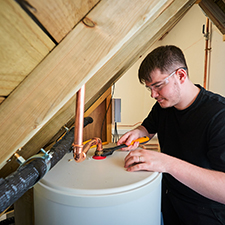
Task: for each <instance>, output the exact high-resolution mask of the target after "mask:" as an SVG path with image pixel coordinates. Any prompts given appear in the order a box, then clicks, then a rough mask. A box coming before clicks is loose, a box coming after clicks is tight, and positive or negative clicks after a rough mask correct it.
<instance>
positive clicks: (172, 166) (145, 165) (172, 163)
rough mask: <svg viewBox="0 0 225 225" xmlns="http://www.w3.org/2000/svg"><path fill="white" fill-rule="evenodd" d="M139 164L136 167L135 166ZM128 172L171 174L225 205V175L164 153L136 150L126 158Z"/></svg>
mask: <svg viewBox="0 0 225 225" xmlns="http://www.w3.org/2000/svg"><path fill="white" fill-rule="evenodd" d="M135 163H137V164H136V165H134V164H135ZM125 168H127V170H128V171H138V170H148V171H157V172H163V173H169V174H170V175H172V176H173V177H174V178H176V179H177V180H178V181H180V182H181V183H183V184H184V185H186V186H188V187H189V188H191V189H193V190H194V191H196V192H198V193H199V194H201V195H203V196H205V197H207V198H209V199H212V200H214V201H217V202H220V203H223V204H225V191H224V186H225V173H223V172H220V171H214V170H209V169H205V168H201V167H198V166H195V165H193V164H191V163H188V162H186V161H183V160H180V159H178V158H175V157H172V156H169V155H166V154H164V153H160V152H155V151H148V150H139V149H138V150H135V151H131V152H130V153H129V154H128V155H127V157H126V158H125Z"/></svg>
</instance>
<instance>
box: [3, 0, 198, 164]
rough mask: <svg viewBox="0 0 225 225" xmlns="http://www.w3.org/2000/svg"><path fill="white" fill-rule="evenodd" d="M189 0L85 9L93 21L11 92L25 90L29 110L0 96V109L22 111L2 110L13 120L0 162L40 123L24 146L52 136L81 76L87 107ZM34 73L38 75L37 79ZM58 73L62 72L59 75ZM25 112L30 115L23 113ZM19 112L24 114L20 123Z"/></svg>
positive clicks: (70, 112)
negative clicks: (29, 87)
mask: <svg viewBox="0 0 225 225" xmlns="http://www.w3.org/2000/svg"><path fill="white" fill-rule="evenodd" d="M127 1H128V0H127ZM194 2H195V1H185V0H182V1H181V0H176V1H164V2H163V1H160V3H159V2H158V1H151V2H149V1H144V2H142V1H138V0H137V1H132V2H130V1H128V2H126V1H122V3H123V4H122V3H121V2H118V1H116V0H115V1H110V3H109V2H107V1H101V2H100V3H99V4H98V6H97V7H96V8H95V9H94V10H93V11H92V12H91V13H90V14H89V15H88V18H90V19H91V20H92V21H94V22H95V24H96V26H95V27H94V28H90V27H85V26H84V25H83V24H79V25H78V26H77V27H76V28H75V29H74V30H73V32H71V33H70V34H69V35H68V36H67V37H66V38H65V39H64V40H63V42H62V43H61V44H60V45H59V46H58V47H57V48H56V49H55V50H54V51H53V52H52V54H51V55H50V56H49V57H47V58H46V59H45V61H44V62H43V63H42V64H40V66H39V67H38V68H37V69H36V70H35V71H34V72H33V74H32V75H33V76H34V77H33V76H31V77H30V79H29V80H28V79H27V80H26V85H25V84H24V86H23V87H21V90H20V92H21V93H19V92H18V93H15V98H16V97H17V96H18V95H19V94H20V95H21V94H23V95H25V96H26V100H27V101H29V105H27V104H28V103H27V101H26V102H25V101H24V102H22V103H23V105H24V106H25V108H26V109H27V110H28V111H29V112H26V113H24V112H23V110H22V108H23V107H21V106H20V104H21V102H20V104H16V101H14V100H13V99H9V101H8V103H7V101H5V102H3V105H4V103H7V104H5V109H4V110H6V109H10V107H12V108H13V109H14V111H15V110H18V112H19V113H21V114H23V116H21V117H20V118H15V117H16V115H12V113H10V116H7V119H11V117H13V120H12V119H11V121H16V122H15V124H13V123H12V122H11V123H9V124H13V127H10V128H7V127H4V129H3V130H4V131H5V133H3V135H0V138H1V137H3V136H4V141H3V143H2V145H3V146H1V148H0V149H3V150H2V153H3V154H2V156H3V157H2V159H1V162H2V165H3V164H4V163H5V161H6V160H7V158H8V157H10V155H11V154H12V153H13V152H14V151H16V149H17V148H18V147H19V146H23V145H25V144H26V143H27V142H28V140H30V139H31V137H33V136H34V135H35V134H36V133H37V132H38V131H39V130H40V129H41V128H43V127H44V129H42V130H41V132H39V133H38V134H37V135H39V138H40V139H39V140H41V141H40V142H39V143H37V145H33V150H31V149H30V150H29V152H31V151H34V150H36V151H37V148H38V147H39V146H40V145H41V144H42V143H43V141H42V139H41V137H42V138H43V139H45V140H46V136H53V135H54V133H53V132H55V133H56V132H57V130H56V129H60V127H61V126H62V125H63V124H65V122H66V121H68V120H69V119H71V116H74V99H73V100H71V101H69V99H71V98H72V96H74V95H75V93H76V91H77V90H78V89H79V88H80V87H81V85H82V84H83V83H85V82H87V85H86V100H85V102H86V108H89V106H90V105H91V104H92V103H93V102H94V101H95V100H96V99H97V98H98V97H99V95H101V94H102V93H104V91H106V90H107V89H108V88H109V87H110V86H111V85H112V83H113V82H115V81H116V80H117V79H118V78H119V77H120V76H121V75H122V74H123V73H124V72H125V71H126V70H127V69H128V68H129V67H130V66H131V65H132V64H133V63H134V62H135V61H136V60H137V59H138V58H139V57H140V54H143V53H144V52H145V51H147V50H148V48H149V47H150V46H151V45H152V44H153V43H154V41H156V40H157V39H159V38H160V37H161V36H162V34H163V33H164V32H166V30H167V29H169V28H170V27H171V26H172V25H174V23H176V22H177V20H178V19H179V18H180V17H181V16H182V15H183V14H184V13H185V12H186V11H187V10H188V9H189V8H190V7H191V6H192V4H194ZM120 4H121V5H120ZM154 4H155V5H154ZM137 9H138V10H137ZM120 12H121V13H120ZM115 15H117V16H116V17H115ZM76 43H79V45H76ZM64 63H65V65H67V67H65V65H64ZM36 74H39V75H40V76H41V77H39V79H37V80H36V79H35V77H36V76H35V75H36ZM62 74H65V75H66V76H64V77H62ZM42 76H43V77H42ZM33 79H34V80H33ZM32 80H33V81H32ZM31 81H32V82H31ZM28 84H32V85H31V87H32V90H31V89H28V90H27V92H28V93H29V96H28V95H27V94H26V93H25V92H24V91H23V89H24V88H25V87H28ZM49 87H51V88H49ZM49 89H50V90H49ZM40 90H41V91H40ZM33 92H34V93H33ZM17 99H18V98H17ZM17 99H16V100H17ZM7 100H8V99H7ZM33 101H35V102H33ZM14 103H15V104H16V105H14ZM40 103H42V104H40ZM63 106H64V107H63ZM39 107H41V108H39ZM4 110H3V111H4ZM3 111H2V112H3ZM8 111H9V112H10V110H8ZM31 112H32V118H30V117H29V115H30V113H31ZM57 112H58V113H57ZM56 113H57V114H56ZM2 115H4V114H2ZM4 117H5V115H4ZM51 117H53V118H52V120H51V121H50V118H51ZM2 118H3V117H2V116H0V124H1V123H2V124H3V121H5V120H3V119H4V118H3V119H2ZM21 118H23V119H24V120H23V123H22V122H21ZM17 120H18V121H17ZM54 124H55V126H54ZM35 125H36V126H35ZM51 128H53V129H51ZM21 131H22V133H21ZM10 134H11V136H10V137H9V135H10ZM17 135H18V136H17ZM14 138H15V139H14ZM0 143H1V142H0ZM34 146H35V147H34ZM7 150H8V151H7ZM27 151H28V150H27Z"/></svg>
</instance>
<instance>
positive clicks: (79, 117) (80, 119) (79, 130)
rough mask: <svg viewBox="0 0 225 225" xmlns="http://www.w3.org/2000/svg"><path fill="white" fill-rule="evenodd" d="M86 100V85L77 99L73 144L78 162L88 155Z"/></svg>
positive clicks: (74, 154)
mask: <svg viewBox="0 0 225 225" xmlns="http://www.w3.org/2000/svg"><path fill="white" fill-rule="evenodd" d="M84 99H85V84H84V85H83V86H82V87H81V88H80V90H79V91H78V92H77V98H76V115H75V125H74V126H75V128H74V143H73V157H74V159H75V161H76V162H82V161H83V160H84V159H85V158H86V154H85V153H83V126H84Z"/></svg>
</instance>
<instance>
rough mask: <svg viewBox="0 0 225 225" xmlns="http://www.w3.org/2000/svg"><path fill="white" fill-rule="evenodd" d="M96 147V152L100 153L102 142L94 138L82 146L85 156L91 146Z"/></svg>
mask: <svg viewBox="0 0 225 225" xmlns="http://www.w3.org/2000/svg"><path fill="white" fill-rule="evenodd" d="M93 145H97V148H96V151H97V152H101V151H102V150H103V147H102V141H101V139H100V138H97V137H94V138H92V139H91V140H90V141H89V142H87V143H86V144H85V145H84V148H83V152H84V153H85V154H86V153H87V152H88V150H89V149H90V148H91V146H93Z"/></svg>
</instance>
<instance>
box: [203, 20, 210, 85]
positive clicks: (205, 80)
mask: <svg viewBox="0 0 225 225" xmlns="http://www.w3.org/2000/svg"><path fill="white" fill-rule="evenodd" d="M208 42H209V18H208V17H206V41H205V68H204V83H203V85H204V88H206V82H207V67H208V50H209V49H208V48H209V47H208Z"/></svg>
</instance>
